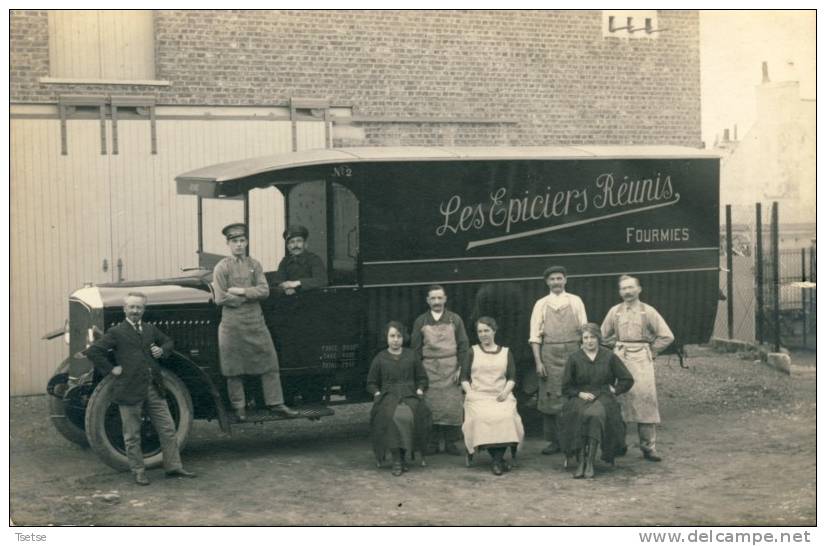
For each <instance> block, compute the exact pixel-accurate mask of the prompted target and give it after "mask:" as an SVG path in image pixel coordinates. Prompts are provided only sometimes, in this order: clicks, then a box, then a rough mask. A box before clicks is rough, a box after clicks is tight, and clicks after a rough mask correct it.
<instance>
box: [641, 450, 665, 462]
mask: <svg viewBox="0 0 826 546" xmlns="http://www.w3.org/2000/svg"><path fill="white" fill-rule="evenodd" d="M642 456H643V457H645V460H647V461H651V462H652V463H658V462H660V461H662V460H663V458H662V457H660V456H659V455H657V452H656V451H643V452H642Z"/></svg>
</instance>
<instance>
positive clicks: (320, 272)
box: [276, 225, 328, 296]
mask: <svg viewBox="0 0 826 546" xmlns="http://www.w3.org/2000/svg"><path fill="white" fill-rule="evenodd" d="M309 236H310V232H309V230H307V228H305V227H304V226H299V225H294V226H290V227H289V228H287V231H285V232H284V242H285V244H286V245H287V255H286V256H284V258H283V259H282V260H281V263H279V264H278V271H277V273H276V282H277V284H278V287H279V288H280V289H281V290H283V291H284V293H285V294H286V295H288V296H291V295H293V294H295V293H296V292H298V291H303V290H312V289H313V288H324V287H325V286H327V284H328V283H327V268H325V267H324V262H323V261H321V258H320V257H318V255H317V254H314V253H312V252H310V251H309V250H307V248H306V245H307V238H308V237H309Z"/></svg>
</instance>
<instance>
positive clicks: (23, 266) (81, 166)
mask: <svg viewBox="0 0 826 546" xmlns="http://www.w3.org/2000/svg"><path fill="white" fill-rule="evenodd" d="M106 123H107V137H108V138H107V152H108V153H107V154H101V153H100V151H101V146H100V122H99V121H97V120H69V121H68V124H67V141H68V142H67V144H68V152H69V153H68V155H65V156H64V155H61V153H60V122H59V120H57V119H12V120H11V143H10V147H11V215H12V218H11V219H12V224H11V225H12V234H11V253H12V256H11V258H12V259H11V386H10V388H11V394H13V395H21V394H37V393H43V392H44V391H45V386H46V382H47V381H48V379H49V377H50V376H51V374H52V372H53V371H54V368H55V367H56V366H57V365H58V364H59V363H60V362H61V361H62V360H63V359H64V358H65V357H66V356H67V354H66V353H67V349H66V345H64V344H63V343H62V341H61V340H60V339H55V340H52V341H44V340H41V339H40V338H41V336H42V335H43V334H44V333H45V332H47V331H49V330H53V329H55V328H57V327H59V326H61V325H62V324H63V321H64V319H65V318H66V316H67V308H68V304H67V301H68V296H69V294H70V293H71V292H72V291H73V290H75V289H76V288H78V287H80V286H82V284H83V283H84V282H86V281H91V282H106V281H113V280H117V279H118V275H119V271H118V268H117V264H118V260H120V261H121V263H122V270H121V272H120V275H121V276H122V278H123V279H125V280H140V279H151V278H157V277H164V276H173V275H178V274H180V273H181V268H185V267H194V266H196V265H197V263H198V260H197V255H196V253H195V250H196V248H197V233H196V198H195V197H192V196H178V195H177V194H176V193H175V183H174V177H175V176H176V175H178V174H180V173H182V172H185V171H188V170H191V169H195V168H198V167H202V166H204V165H208V164H211V163H217V162H222V161H231V160H236V159H244V158H248V157H255V156H261V155H268V154H275V153H285V152H290V151H291V150H292V148H293V143H292V128H291V124H290V122H289V121H274V120H273V121H263V120H260V119H259V120H237V119H236V120H204V119H170V120H165V119H159V120H158V121H157V127H156V130H157V149H158V153H157V154H154V155H153V154H152V153H151V131H150V122H149V121H148V120H119V121H118V127H117V133H118V152H119V153H118V154H117V155H115V154H113V153H112V126H111V122H110V121H107V122H106ZM297 125H298V127H297V130H296V135H297V139H296V144H297V148H298V149H299V150H301V149H307V148H313V147H316V148H320V147H324V146H325V128H324V124H323V123H320V122H298V124H297ZM250 218H251V221H250V224H251V225H250V232H251V248H250V253H251V255H252V256H254V257H256V258H257V259H258V260H260V261H261V262H262V264H263V265H264V268H265V270H272V269H275V267H276V265H277V263H278V260H279V259H280V258H281V256H283V251H284V248H283V240H282V239H281V233H282V231H283V230H284V219H283V199H282V197H281V194H280V193H279V192H278V190H276V189H273V188H270V189H266V190H255V191H253V192H251V195H250ZM242 219H243V205H242V203H241V202H240V201H225V202H217V201H213V200H205V201H204V225H205V229H204V231H205V233H204V245H205V250H207V251H211V252H215V253H224V252H225V251H226V244H225V242H224V239H223V237H222V236H221V233H220V229H221V227H222V226H223V225H225V224H227V223H229V222H233V221H241V220H242ZM104 260H106V261H107V266H108V270H107V271H106V272H104V271H103V261H104Z"/></svg>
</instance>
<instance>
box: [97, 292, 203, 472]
mask: <svg viewBox="0 0 826 546" xmlns="http://www.w3.org/2000/svg"><path fill="white" fill-rule="evenodd" d="M145 308H146V295H144V294H142V293H140V292H130V293H129V295H128V296H126V299H125V301H124V304H123V310H124V312H125V314H126V320H124V321H123V322H121V323H120V324H118V325H117V326H113V327H112V328H110V329H109V330H108V331H107V332H106V334H104V335H103V337H102V338H100V339H99V340H97V341H95V342H94V343H93V344H92V346H91V347H89V349H88V350H87V356H88V357H89V360H91V361H92V362H93V363H94V365H95V367H96V368H97V369H98V370H99V371H100V372H101V373H103V374H104V375H106V374H109V373H111V374H112V375H113V376H115V381H114V384H113V385H112V400H113V402H115V403H116V404H117V405H118V409H119V410H120V418H121V422H122V423H123V442H124V444H125V446H126V456H127V458H128V459H129V468H130V470H132V472H133V473H134V474H135V482H136V483H137V484H139V485H149V480H148V479H147V477H146V472H145V471H144V466H143V451H142V450H141V422H142V416H141V413H142V411H143V407H144V406H146V410H147V412H148V413H149V418H150V419H151V420H152V426H154V427H155V430H156V431H157V432H158V437H159V438H160V441H161V449H162V450H163V466H164V469H165V470H166V475H167V476H171V477H184V478H194V477H195V474H193V473H192V472H187V471H186V470H184V467H183V465H182V464H181V455H180V452H179V450H178V440H177V438H176V436H175V421H173V420H172V415H171V414H170V413H169V406H168V405H167V403H166V398H165V393H166V391H165V389H164V385H163V377H162V375H161V368H160V366H159V365H158V363H157V362H156V359H159V358H161V357H164V356H168V355H169V354H171V353H172V347H173V343H172V340H171V339H170V338H169V337H168V336H167V335H166V334H164V333H163V332H161V331H160V330H159V329H158V328H156V327H155V326H153V325H152V324H148V323H145V322H142V321H141V318H142V317H143V312H144V309H145ZM110 351H112V352H113V354H114V356H115V366H112V363H111V362H110V361H109V352H110Z"/></svg>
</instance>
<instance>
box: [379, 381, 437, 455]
mask: <svg viewBox="0 0 826 546" xmlns="http://www.w3.org/2000/svg"><path fill="white" fill-rule="evenodd" d="M431 426H432V420H431V416H430V409H429V408H428V407H427V404H425V403H424V402H422V401H421V400H419V399H418V398H417V397H415V396H407V397H405V398H399V397H398V396H396V395H394V394H393V393H389V392H388V393H384V394H382V396H381V397H379V399H378V400H377V401H376V402H375V403H374V404H373V409H372V411H371V412H370V433H371V436H372V440H373V453H374V454H375V456H376V460H378V461H382V460H384V458H385V456H386V454H387V450H390V449H404V450H407V452H408V453H409V454H410V455H411V457H412V455H413V453H414V452H415V451H419V452H424V450H425V448H426V447H427V441H428V436H429V434H430V428H431Z"/></svg>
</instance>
